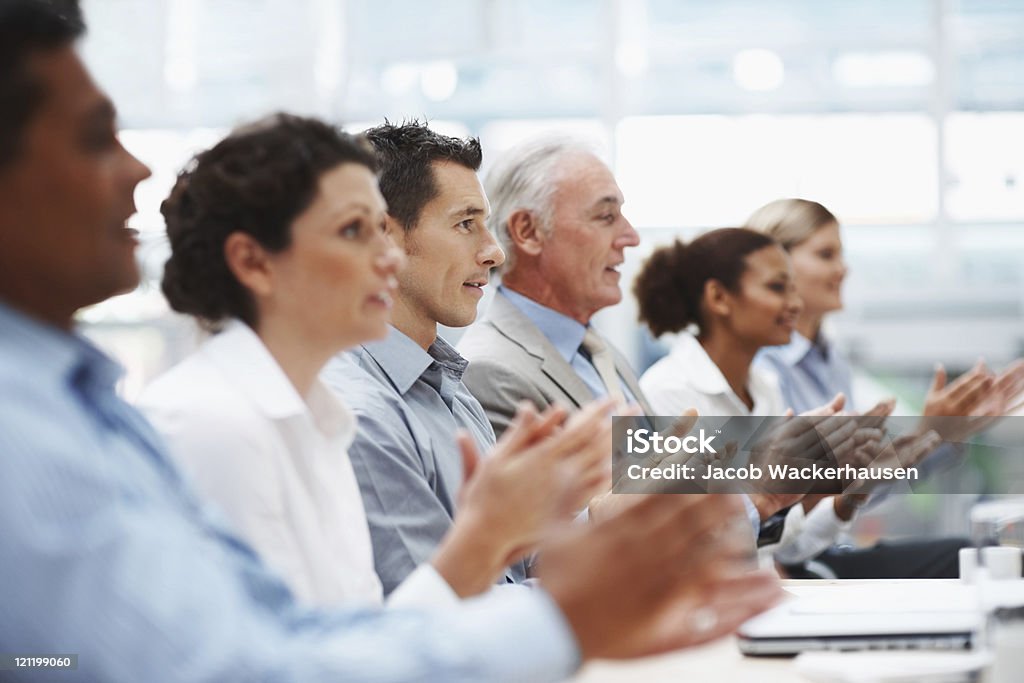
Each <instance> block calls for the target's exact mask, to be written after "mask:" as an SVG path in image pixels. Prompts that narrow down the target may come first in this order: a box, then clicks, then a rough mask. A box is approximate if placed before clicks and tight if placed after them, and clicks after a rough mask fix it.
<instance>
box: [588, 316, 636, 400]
mask: <svg viewBox="0 0 1024 683" xmlns="http://www.w3.org/2000/svg"><path fill="white" fill-rule="evenodd" d="M580 348H582V349H583V350H584V351H586V352H587V353H588V354H589V355H590V362H591V363H592V364H593V365H594V369H596V370H597V374H598V375H600V376H601V381H602V382H604V388H605V389H607V390H608V397H609V398H612V399H614V400H615V402H616V403H617V404H620V405H624V404H625V403H626V397H625V396H624V395H623V393H622V385H621V384H620V383H619V374H618V373H617V372H615V359H614V358H613V357H612V352H611V350H610V349H609V348H608V346H607V345H606V344H605V343H604V340H603V339H601V337H600V336H599V335H598V334H597V332H594V330H592V329H591V328H589V327H588V328H587V333H586V334H585V335H584V336H583V343H582V344H580Z"/></svg>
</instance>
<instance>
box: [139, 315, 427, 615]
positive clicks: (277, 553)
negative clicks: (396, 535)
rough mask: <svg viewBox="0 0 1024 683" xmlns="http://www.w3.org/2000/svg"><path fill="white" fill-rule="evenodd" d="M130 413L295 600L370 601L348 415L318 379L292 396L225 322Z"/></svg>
mask: <svg viewBox="0 0 1024 683" xmlns="http://www.w3.org/2000/svg"><path fill="white" fill-rule="evenodd" d="M139 407H140V408H142V409H143V410H144V411H145V413H146V414H147V416H148V417H149V418H150V420H151V421H152V422H153V424H154V425H155V426H156V428H157V429H158V430H159V431H160V432H161V433H162V434H163V436H164V437H165V438H166V440H167V442H168V445H169V446H170V451H171V453H172V456H173V457H174V458H175V459H176V461H177V463H178V464H179V465H180V466H181V468H182V469H183V471H184V473H185V475H186V477H188V478H189V479H191V481H192V483H193V485H195V486H196V487H197V488H198V491H199V492H200V494H201V495H202V496H203V497H204V498H205V499H206V500H208V501H210V502H213V503H215V504H216V505H217V506H218V507H219V508H220V509H221V511H222V512H224V513H226V514H227V516H228V518H229V519H230V521H231V523H232V525H233V527H234V528H235V529H236V530H237V531H238V532H239V533H240V534H241V536H242V537H243V538H245V539H246V540H247V541H248V542H249V543H250V544H251V545H252V546H253V547H254V549H255V550H256V552H257V553H259V555H260V556H261V557H262V558H263V560H264V561H265V562H266V563H267V564H268V566H270V567H271V568H273V569H274V570H276V571H277V572H278V573H279V574H280V575H281V576H282V577H283V578H284V579H285V581H286V582H287V583H288V584H289V586H290V587H291V588H292V590H293V592H294V593H295V594H296V596H297V597H298V598H299V599H300V600H303V601H305V602H306V603H308V604H312V605H317V606H327V605H334V604H338V603H340V602H346V603H349V604H351V603H360V602H362V603H372V604H379V603H380V602H381V601H382V590H381V584H380V581H379V579H378V578H377V574H376V573H375V572H374V567H373V552H372V548H371V545H370V533H369V529H368V527H367V524H366V514H365V512H364V510H363V503H362V498H361V497H360V494H359V486H358V484H357V482H356V478H355V474H354V473H353V471H352V465H351V463H350V462H349V458H348V453H347V449H348V447H349V445H350V444H351V443H352V438H353V435H354V432H355V417H354V415H353V414H352V412H351V411H350V410H349V409H348V408H347V407H346V406H345V405H344V404H343V403H342V402H341V401H340V400H338V399H337V398H336V397H335V396H334V395H333V394H332V393H331V392H330V391H329V390H328V389H326V388H325V387H324V386H323V385H322V384H320V382H319V381H318V382H316V383H315V384H314V386H313V388H312V390H311V391H310V392H309V395H308V396H306V397H302V396H300V395H299V394H298V392H297V391H296V390H295V388H294V386H293V385H292V384H291V382H290V381H289V380H288V378H287V376H286V375H285V374H284V371H283V370H282V369H281V367H280V366H279V365H278V364H277V362H276V361H275V360H274V358H273V357H272V356H271V355H270V352H269V351H268V350H267V348H266V347H265V346H264V345H263V343H262V341H261V340H260V339H259V337H258V336H257V335H256V334H255V332H253V331H252V330H251V329H250V328H249V327H248V326H247V325H244V324H242V323H240V322H234V323H231V324H230V325H229V326H228V327H227V328H226V329H225V330H224V331H223V332H221V333H220V334H217V335H215V336H214V337H212V338H210V339H209V340H207V341H206V342H205V343H204V344H203V345H202V346H201V347H200V348H199V349H198V350H197V351H196V352H195V353H194V354H192V355H191V356H189V357H188V358H187V359H185V360H184V361H183V362H182V363H180V364H179V365H177V366H175V367H174V368H172V369H171V370H170V371H168V372H167V373H165V374H164V375H162V376H161V377H159V378H158V379H157V380H156V381H154V382H153V383H152V384H151V385H150V386H149V387H148V388H147V389H146V390H145V392H144V393H143V395H142V397H141V398H140V399H139ZM442 583H443V582H442Z"/></svg>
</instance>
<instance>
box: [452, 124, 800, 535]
mask: <svg viewBox="0 0 1024 683" xmlns="http://www.w3.org/2000/svg"><path fill="white" fill-rule="evenodd" d="M485 187H486V191H487V196H488V197H489V198H490V201H491V208H492V212H491V216H490V218H489V220H488V227H490V229H491V230H493V231H494V232H495V234H496V235H497V236H498V239H499V241H500V242H501V245H502V248H503V249H504V251H505V255H506V260H505V263H504V267H503V268H502V269H501V271H500V272H501V275H502V284H501V286H500V287H499V288H498V291H497V293H496V295H495V298H494V301H493V302H492V303H491V306H490V308H489V309H488V310H487V312H486V314H485V315H484V316H483V317H482V318H481V319H480V321H479V322H477V323H476V324H475V325H473V326H472V327H470V329H469V331H468V332H467V333H466V334H465V336H464V337H463V338H462V340H461V341H460V343H459V347H458V348H459V351H460V353H462V355H463V356H464V357H465V358H466V359H467V360H469V361H470V363H469V367H468V369H467V371H466V374H465V375H464V377H463V381H464V382H465V383H466V386H468V387H469V389H470V391H471V392H472V394H473V395H474V396H475V397H476V398H477V400H479V401H480V403H481V404H482V405H483V407H484V410H485V411H486V413H487V416H488V418H489V419H490V421H491V424H492V426H493V427H494V431H495V432H496V433H498V434H501V433H502V432H503V431H504V430H505V429H506V428H507V427H508V425H509V424H510V422H511V420H512V417H513V416H514V415H515V411H516V406H517V405H518V404H519V403H520V402H521V401H523V400H524V399H525V400H528V401H530V402H532V403H533V404H534V405H536V406H537V407H538V408H541V409H543V408H545V407H547V406H548V405H550V404H551V403H554V402H562V403H565V404H567V405H571V406H575V407H577V408H578V407H581V406H583V405H584V404H586V403H588V402H589V401H592V400H594V399H596V398H601V397H605V396H611V397H613V398H616V399H619V400H620V401H621V402H626V403H635V404H638V405H639V406H640V407H641V409H642V410H643V412H644V413H645V414H647V415H651V414H652V411H651V410H650V408H649V406H648V404H647V401H646V399H645V398H644V395H643V392H642V391H641V389H640V386H639V385H638V383H637V379H636V375H635V373H634V372H633V370H632V368H630V366H629V363H628V362H627V361H626V359H625V358H624V357H623V356H622V355H621V354H620V353H619V352H618V351H616V349H615V348H614V347H613V346H612V345H611V344H609V343H608V342H607V341H606V340H605V339H604V338H603V337H602V336H601V335H600V334H599V333H598V332H597V331H596V330H594V329H593V327H592V326H591V324H590V322H591V318H593V316H594V314H595V313H597V312H598V311H600V310H601V309H603V308H607V307H608V306H614V305H615V304H617V303H619V302H620V301H621V300H622V290H621V287H620V279H621V274H620V272H619V268H620V267H621V265H622V263H623V262H624V261H625V250H626V249H627V248H629V247H635V246H637V245H638V244H639V243H640V236H639V234H637V231H636V230H635V229H634V228H633V226H632V225H631V224H630V222H629V220H627V218H626V217H625V216H624V215H623V213H622V206H623V203H624V202H625V199H624V197H623V195H622V190H620V189H619V185H618V183H616V181H615V177H614V176H613V175H612V172H611V170H610V169H609V168H608V166H607V165H606V164H605V163H604V162H603V161H602V160H601V159H600V158H599V157H598V156H597V155H596V154H595V152H594V151H593V150H592V149H590V148H588V147H587V146H585V145H583V144H581V143H579V142H576V141H573V140H568V139H564V138H549V139H542V140H537V141H533V142H528V143H526V144H524V145H522V146H519V147H517V148H514V149H513V150H511V151H510V152H508V153H507V154H506V155H505V156H504V157H503V158H502V159H500V160H499V161H498V163H497V164H496V165H495V167H494V168H493V169H492V170H491V172H490V173H489V174H488V176H487V179H486V183H485ZM744 500H745V504H746V507H747V514H748V516H749V518H750V521H751V524H752V525H753V527H754V529H755V530H758V531H759V530H760V529H761V521H763V520H767V519H768V518H770V517H771V516H772V515H773V514H775V513H776V512H778V511H779V510H780V509H781V508H782V507H784V506H785V505H787V504H788V503H791V502H792V501H791V500H783V499H781V498H780V497H778V496H773V495H766V494H755V495H751V496H749V497H744Z"/></svg>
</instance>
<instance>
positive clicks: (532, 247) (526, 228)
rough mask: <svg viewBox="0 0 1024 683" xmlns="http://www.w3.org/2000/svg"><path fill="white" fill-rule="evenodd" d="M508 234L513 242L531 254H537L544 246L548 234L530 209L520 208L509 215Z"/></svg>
mask: <svg viewBox="0 0 1024 683" xmlns="http://www.w3.org/2000/svg"><path fill="white" fill-rule="evenodd" d="M507 225H508V235H509V238H510V239H511V241H512V244H514V245H516V248H518V249H519V250H520V251H522V252H523V253H525V254H529V255H530V256H537V255H539V254H540V252H541V250H543V248H544V242H545V240H546V238H547V234H546V233H545V232H544V231H543V230H542V229H541V225H540V223H539V222H538V221H537V218H536V216H534V215H533V212H531V211H530V210H529V209H519V210H518V211H515V212H513V213H512V215H511V216H509V217H508V223H507Z"/></svg>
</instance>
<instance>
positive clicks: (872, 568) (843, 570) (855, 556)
mask: <svg viewBox="0 0 1024 683" xmlns="http://www.w3.org/2000/svg"><path fill="white" fill-rule="evenodd" d="M970 545H971V542H970V540H969V539H967V538H930V539H925V540H916V541H882V542H880V543H878V544H876V545H873V546H871V547H870V548H853V547H850V546H832V547H831V548H829V549H828V550H826V551H825V552H823V553H822V554H821V555H818V557H816V558H814V559H815V560H816V561H818V562H821V563H822V564H824V565H825V566H827V567H828V568H829V569H831V570H832V571H833V572H835V574H836V576H838V577H839V578H840V579H955V578H957V577H958V576H959V573H960V570H959V561H958V559H957V553H958V551H959V550H960V548H966V547H969V546H970ZM786 569H787V573H789V574H790V576H792V577H793V578H804V577H802V576H799V575H800V574H801V568H794V569H793V571H792V572H790V568H789V567H787V568H786Z"/></svg>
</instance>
